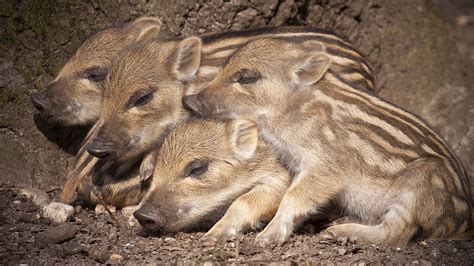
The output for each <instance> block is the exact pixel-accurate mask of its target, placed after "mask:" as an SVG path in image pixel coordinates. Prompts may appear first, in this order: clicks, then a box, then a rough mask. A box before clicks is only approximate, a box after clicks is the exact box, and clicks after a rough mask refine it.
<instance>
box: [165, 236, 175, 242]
mask: <svg viewBox="0 0 474 266" xmlns="http://www.w3.org/2000/svg"><path fill="white" fill-rule="evenodd" d="M174 241H176V239H174V238H173V237H167V238H165V242H174Z"/></svg>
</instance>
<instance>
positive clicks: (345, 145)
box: [185, 36, 472, 245]
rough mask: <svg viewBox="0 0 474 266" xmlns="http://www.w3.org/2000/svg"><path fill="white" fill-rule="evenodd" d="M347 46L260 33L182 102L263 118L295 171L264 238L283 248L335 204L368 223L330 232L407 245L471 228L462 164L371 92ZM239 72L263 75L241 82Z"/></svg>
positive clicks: (206, 110)
mask: <svg viewBox="0 0 474 266" xmlns="http://www.w3.org/2000/svg"><path fill="white" fill-rule="evenodd" d="M340 47H341V46H339V47H338V48H336V49H334V48H333V47H332V46H331V44H328V43H324V42H320V41H319V40H318V37H314V38H307V39H306V40H305V41H303V42H293V41H292V40H291V39H290V40H288V39H284V38H279V37H273V36H267V37H265V38H258V39H256V40H255V41H252V42H249V43H247V44H246V45H245V46H244V47H242V48H240V49H238V50H237V51H236V52H235V53H234V54H233V55H232V56H231V58H230V59H229V61H228V63H227V64H226V66H225V67H224V68H223V69H222V70H221V72H220V73H219V74H218V75H217V76H216V78H215V79H214V80H213V81H212V82H211V83H210V84H208V85H207V86H206V88H204V89H203V90H201V91H200V93H199V94H197V95H192V96H189V97H188V98H187V99H185V103H186V104H187V106H188V108H189V109H191V110H193V111H194V112H196V113H198V114H201V115H204V116H216V117H226V118H229V117H231V118H232V117H233V118H235V117H239V118H241V117H244V118H248V119H252V120H255V121H257V123H258V125H259V128H260V134H261V136H262V138H263V139H264V140H265V141H266V142H267V143H268V144H269V145H270V146H271V147H272V148H273V150H274V151H275V152H276V153H277V154H278V155H279V156H280V158H281V160H282V162H283V163H284V164H285V165H286V166H287V168H288V169H289V170H290V172H291V173H293V174H294V180H293V182H292V184H291V185H290V187H289V189H288V190H287V192H286V194H285V196H284V197H283V199H282V202H281V204H280V207H279V210H278V212H277V214H276V216H275V218H274V219H273V220H272V221H271V222H270V223H269V225H268V226H267V227H266V228H265V230H264V231H263V232H262V233H261V234H259V235H258V237H257V241H258V243H260V244H262V245H266V244H275V243H276V244H282V243H283V242H285V241H286V240H287V239H288V237H289V236H290V234H291V232H292V231H293V229H294V227H295V226H296V225H297V224H298V223H300V222H302V221H303V220H304V218H305V217H307V216H308V215H310V214H318V213H319V212H320V211H321V210H322V209H323V208H324V206H326V205H327V204H330V203H332V202H336V203H337V204H338V205H339V206H340V207H341V208H342V209H343V210H345V211H346V213H347V214H348V215H349V216H353V217H354V218H356V220H359V221H361V223H347V224H340V225H335V226H332V227H330V228H329V229H328V231H327V232H328V234H330V235H331V236H333V237H348V238H353V239H357V241H359V242H363V243H364V242H375V243H386V244H393V245H405V244H406V243H407V242H408V241H409V240H410V239H412V238H415V237H421V238H445V237H449V236H453V235H456V234H458V233H462V232H464V231H465V230H466V229H467V228H469V227H471V226H472V216H471V215H472V202H471V192H470V190H469V188H470V186H469V184H468V178H467V176H466V172H465V170H464V169H463V167H462V165H461V164H460V163H459V160H458V159H457V158H456V157H455V156H454V155H453V153H452V152H451V150H450V149H449V147H448V146H447V145H446V143H445V142H444V141H443V140H442V139H441V138H440V137H439V136H438V135H437V134H436V133H435V132H433V131H432V130H431V129H430V128H429V127H428V126H427V125H426V124H425V123H424V122H423V121H422V120H421V119H419V118H418V117H416V116H415V115H413V114H410V113H409V112H406V111H404V110H402V109H400V108H398V107H396V106H395V105H393V104H390V103H388V102H386V101H384V100H382V99H380V98H378V97H377V96H375V95H373V94H372V93H370V91H371V90H372V89H373V84H372V82H371V81H370V80H366V81H364V79H365V77H366V76H367V75H368V76H370V69H369V68H368V67H367V65H365V64H364V63H363V62H364V60H361V59H359V57H358V56H356V55H354V54H351V53H350V52H348V51H342V50H340ZM310 48H312V50H311V49H310ZM282 51H284V52H282ZM355 62H357V64H355ZM348 65H350V67H347V66H348ZM364 71H365V73H364ZM242 73H246V75H247V76H248V75H250V76H256V77H258V78H257V79H253V80H252V81H250V82H249V81H248V80H243V81H242V80H241V79H240V78H239V77H241V76H242V75H243V74H242ZM308 73H309V74H312V75H308ZM244 76H245V75H244Z"/></svg>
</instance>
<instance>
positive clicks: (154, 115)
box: [60, 27, 375, 205]
mask: <svg viewBox="0 0 474 266" xmlns="http://www.w3.org/2000/svg"><path fill="white" fill-rule="evenodd" d="M262 35H265V36H275V37H278V38H283V39H285V40H291V41H292V42H294V41H301V42H306V43H308V42H309V43H311V42H313V41H314V40H319V41H323V42H324V43H327V44H328V45H330V46H331V47H340V48H339V50H340V51H344V52H345V53H349V54H351V55H352V56H353V57H354V60H345V61H344V63H346V65H347V66H350V67H351V69H356V70H359V73H365V74H364V76H368V77H369V78H368V79H367V80H368V81H369V83H371V84H372V83H373V82H374V79H375V78H374V76H373V72H372V70H371V68H370V65H369V64H368V63H367V62H363V61H361V60H362V59H363V57H362V56H361V55H360V53H358V52H357V51H356V50H355V49H354V48H353V47H351V46H350V45H349V44H347V43H346V42H345V41H343V40H342V39H340V38H339V37H337V36H335V35H333V34H330V33H327V32H321V31H318V30H313V29H306V28H301V27H282V28H269V29H262V30H255V31H253V30H252V31H241V32H230V33H224V34H208V35H205V36H203V37H202V38H200V39H198V38H196V37H190V38H187V39H179V40H170V41H166V42H163V41H155V42H148V41H145V42H139V43H136V44H134V45H132V46H131V47H129V48H127V49H125V50H123V51H122V52H121V53H120V54H119V56H118V57H117V58H116V59H115V60H114V63H112V66H113V67H112V69H110V71H109V72H110V75H109V77H108V79H107V81H106V84H107V85H106V86H105V88H104V92H103V93H104V99H103V102H102V103H101V114H100V116H101V117H102V121H103V124H102V123H101V124H100V126H97V128H96V132H95V133H94V135H93V136H92V135H91V137H90V138H89V139H88V140H87V142H85V143H84V146H86V147H83V149H81V152H80V153H79V155H78V158H79V159H78V164H77V165H76V166H75V169H74V170H73V171H72V173H71V174H70V177H71V178H70V179H69V181H68V183H67V184H66V185H65V187H64V189H63V193H62V196H61V198H60V199H61V201H63V202H64V201H65V202H70V200H71V199H72V198H74V197H73V195H74V194H75V191H76V187H77V186H78V184H80V183H81V182H85V183H84V184H87V180H91V178H92V180H103V179H104V178H105V179H106V180H109V181H110V182H109V181H104V182H105V183H112V184H113V186H115V187H116V188H117V190H114V191H118V189H124V193H120V192H115V193H114V195H123V194H126V193H129V190H128V187H126V186H121V185H120V184H121V183H119V182H114V179H115V175H117V174H120V171H111V170H114V168H113V167H112V168H111V165H113V164H111V163H107V164H105V163H102V162H103V161H106V160H107V159H109V158H105V160H103V159H101V160H97V159H92V158H91V156H90V155H89V154H88V153H87V152H86V148H87V147H88V146H90V145H91V144H93V141H94V140H95V139H99V140H101V141H100V144H102V145H104V143H105V144H107V145H106V146H108V147H113V149H112V153H114V154H115V159H117V161H119V162H121V163H128V164H130V162H133V161H135V160H137V159H140V158H141V157H142V156H144V154H147V152H149V151H151V150H153V149H155V148H156V147H155V146H156V145H157V144H159V142H160V138H162V137H163V136H164V135H165V134H164V133H166V132H167V130H168V129H169V128H171V127H172V126H173V125H174V124H175V123H177V122H178V121H180V120H181V119H183V118H185V117H187V116H188V114H187V112H186V111H185V110H184V109H183V106H182V103H181V97H182V95H183V93H184V91H187V93H189V92H193V91H194V92H195V91H198V90H199V89H200V87H201V85H202V84H205V83H206V82H208V81H210V80H211V79H212V78H213V77H214V76H215V75H216V73H217V72H218V70H219V69H220V68H221V67H222V66H223V65H224V64H225V62H227V60H228V58H229V56H230V55H231V54H232V53H233V52H234V51H235V50H236V49H238V48H239V47H241V46H242V45H244V44H245V43H246V42H248V41H249V40H252V39H255V38H257V37H258V36H262ZM298 38H299V39H298ZM347 66H345V67H347ZM363 66H365V68H364V67H363ZM198 67H199V68H198ZM196 68H198V69H196ZM342 68H343V69H344V67H342ZM365 69H367V71H368V72H364V71H366V70H365ZM356 79H358V78H357V77H356ZM150 92H151V93H153V95H152V97H151V100H150V101H149V102H148V103H146V104H144V105H143V106H138V107H136V106H133V105H132V103H133V102H135V101H137V100H138V99H139V98H140V97H143V96H145V95H146V94H147V93H150ZM96 147H97V146H96ZM111 157H112V156H111ZM84 161H86V162H88V164H82V162H84ZM99 162H101V163H99ZM144 163H145V164H147V162H144ZM122 168H123V169H126V167H122ZM99 172H100V173H103V175H106V177H103V176H98V173H99ZM141 173H142V174H143V175H142V177H140V178H139V179H141V180H144V179H146V178H147V177H148V176H149V173H145V172H143V171H141ZM88 175H90V176H88ZM101 175H102V174H101ZM131 178H132V177H131ZM135 178H138V177H133V178H132V179H134V180H135ZM81 180H82V181H81ZM95 183H97V182H95ZM98 183H102V182H98ZM115 183H116V184H115ZM133 184H135V183H133ZM81 187H87V186H86V185H81ZM111 187H112V185H111ZM134 188H137V186H136V185H134ZM81 191H86V193H85V194H86V198H90V193H89V192H87V190H84V189H80V191H79V192H80V193H79V194H83V193H82V192H81ZM133 191H135V190H133ZM138 191H140V190H138ZM103 194H104V195H106V194H107V193H103ZM132 195H135V193H132ZM132 199H133V201H136V200H137V199H135V198H132ZM127 202H130V201H127ZM115 203H116V202H114V201H112V202H109V204H112V205H115ZM120 203H121V201H120Z"/></svg>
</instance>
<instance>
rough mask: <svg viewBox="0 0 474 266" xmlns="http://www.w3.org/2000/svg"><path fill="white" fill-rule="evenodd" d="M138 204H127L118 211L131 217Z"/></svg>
mask: <svg viewBox="0 0 474 266" xmlns="http://www.w3.org/2000/svg"><path fill="white" fill-rule="evenodd" d="M138 208H139V206H138V205H135V206H127V207H123V208H122V210H120V212H121V213H122V215H123V216H125V217H127V218H128V217H133V213H134V212H135V211H136V210H138Z"/></svg>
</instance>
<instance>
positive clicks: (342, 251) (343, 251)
mask: <svg viewBox="0 0 474 266" xmlns="http://www.w3.org/2000/svg"><path fill="white" fill-rule="evenodd" d="M346 252H347V249H345V248H340V249H338V250H337V254H339V255H340V256H342V255H345V254H346Z"/></svg>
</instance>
